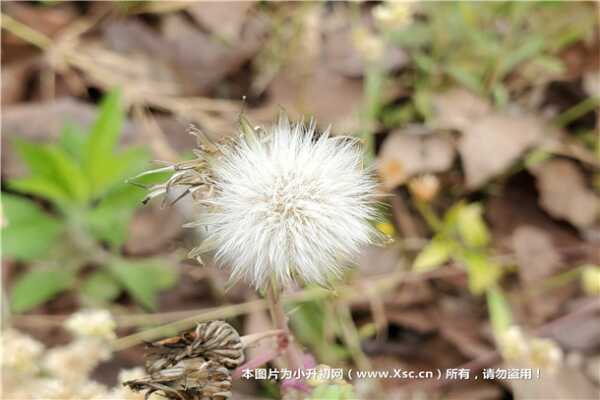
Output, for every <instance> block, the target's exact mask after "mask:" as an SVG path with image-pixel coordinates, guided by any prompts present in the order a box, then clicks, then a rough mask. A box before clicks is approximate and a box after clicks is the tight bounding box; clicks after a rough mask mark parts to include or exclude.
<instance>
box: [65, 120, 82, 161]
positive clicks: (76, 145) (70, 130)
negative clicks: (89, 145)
mask: <svg viewBox="0 0 600 400" xmlns="http://www.w3.org/2000/svg"><path fill="white" fill-rule="evenodd" d="M86 135H87V134H86V133H85V132H83V131H82V130H81V129H80V128H79V127H78V126H75V125H73V124H71V123H67V124H65V126H64V128H63V129H62V131H61V133H60V139H59V142H58V143H59V146H60V148H61V149H63V151H64V152H65V153H67V154H68V155H69V156H70V157H71V158H72V159H73V160H75V161H77V163H78V164H80V165H82V163H83V161H82V160H83V152H84V151H85V144H86V139H87V136H86Z"/></svg>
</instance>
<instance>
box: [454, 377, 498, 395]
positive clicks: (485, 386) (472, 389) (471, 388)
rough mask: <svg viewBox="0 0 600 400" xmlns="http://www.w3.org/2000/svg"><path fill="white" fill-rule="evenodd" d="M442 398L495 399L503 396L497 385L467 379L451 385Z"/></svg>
mask: <svg viewBox="0 0 600 400" xmlns="http://www.w3.org/2000/svg"><path fill="white" fill-rule="evenodd" d="M471 379H473V378H471ZM443 398H444V399H445V400H497V399H502V398H503V393H502V389H501V387H500V386H499V385H494V384H493V383H484V382H473V381H472V380H469V381H467V382H465V383H459V384H457V385H453V386H452V388H450V390H449V391H448V393H447V394H446V396H444V397H443Z"/></svg>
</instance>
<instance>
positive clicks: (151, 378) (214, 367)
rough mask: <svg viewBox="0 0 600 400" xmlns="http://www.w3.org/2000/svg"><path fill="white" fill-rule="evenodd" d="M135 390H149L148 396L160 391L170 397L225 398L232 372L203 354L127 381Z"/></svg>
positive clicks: (181, 399) (189, 399) (185, 399)
mask: <svg viewBox="0 0 600 400" xmlns="http://www.w3.org/2000/svg"><path fill="white" fill-rule="evenodd" d="M123 385H125V386H128V387H129V388H131V389H132V390H134V391H142V390H147V392H146V394H145V397H146V398H148V397H149V396H150V395H151V394H152V393H154V392H161V393H160V394H162V395H163V396H165V397H166V398H167V399H177V400H204V399H210V400H225V399H229V398H231V374H230V372H229V370H228V369H227V368H225V367H224V366H222V365H221V364H219V363H218V362H215V361H211V360H205V359H203V358H202V357H196V358H190V359H185V360H182V361H179V362H178V363H177V364H175V365H173V366H171V367H168V368H164V369H161V370H159V371H155V372H153V373H151V374H150V375H148V376H145V377H142V378H139V379H134V380H131V381H127V382H124V383H123Z"/></svg>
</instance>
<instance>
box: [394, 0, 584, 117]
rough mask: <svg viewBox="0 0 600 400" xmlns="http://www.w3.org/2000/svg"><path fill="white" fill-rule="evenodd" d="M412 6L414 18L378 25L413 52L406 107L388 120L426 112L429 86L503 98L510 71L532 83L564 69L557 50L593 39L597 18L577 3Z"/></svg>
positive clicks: (428, 110) (431, 90)
mask: <svg viewBox="0 0 600 400" xmlns="http://www.w3.org/2000/svg"><path fill="white" fill-rule="evenodd" d="M592 7H593V6H592ZM414 12H415V14H416V15H417V16H418V17H415V18H413V22H412V23H410V24H405V25H402V26H400V28H398V29H392V30H386V32H384V34H385V36H386V38H387V40H389V41H391V42H392V43H394V44H396V45H398V46H400V47H401V48H402V49H404V50H405V51H407V52H408V53H409V55H410V56H411V58H412V60H413V65H414V70H413V71H412V76H411V78H410V79H408V80H407V82H409V85H413V86H414V91H415V94H414V96H413V100H412V101H411V102H410V103H407V104H405V105H404V106H403V107H404V108H407V109H406V110H403V111H398V110H396V113H397V114H398V115H395V116H391V117H387V119H390V118H391V119H398V118H402V117H405V116H406V115H411V114H415V113H418V114H420V115H421V116H423V117H425V118H427V117H428V116H429V115H430V114H431V100H430V98H431V96H432V93H434V92H435V91H436V90H439V89H440V88H442V87H444V86H447V85H448V84H451V83H454V84H458V85H461V86H463V87H466V88H467V89H469V90H471V91H473V92H474V93H477V94H479V95H481V96H486V97H491V98H493V99H494V100H495V102H496V103H497V104H498V105H501V106H502V105H505V104H507V103H508V101H509V100H510V98H511V95H512V93H511V87H510V85H511V83H510V79H509V78H510V77H511V75H513V74H514V73H515V72H517V73H522V74H525V75H527V74H533V76H531V77H529V78H530V79H528V81H529V82H531V83H532V84H535V82H536V81H538V78H540V77H543V76H556V75H557V74H560V73H562V71H563V70H564V65H563V63H562V61H561V59H560V58H559V56H558V53H559V51H561V50H562V49H564V48H565V47H566V46H568V45H571V44H573V43H574V42H577V41H579V40H587V39H589V38H591V37H592V36H593V32H594V25H595V22H594V17H593V14H594V13H593V10H592V9H590V8H588V5H584V4H581V3H577V4H568V3H536V2H496V3H494V2H489V3H488V2H447V3H444V2H430V3H422V4H420V5H419V7H418V8H416V9H415V10H414ZM523 66H527V68H526V69H523V68H521V67H523ZM532 71H535V72H532ZM384 119H385V118H384Z"/></svg>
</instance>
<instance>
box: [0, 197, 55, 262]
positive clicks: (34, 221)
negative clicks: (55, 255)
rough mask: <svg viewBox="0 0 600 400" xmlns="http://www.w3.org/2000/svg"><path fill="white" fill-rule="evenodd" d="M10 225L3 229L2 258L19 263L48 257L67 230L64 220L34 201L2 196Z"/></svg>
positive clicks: (4, 210)
mask: <svg viewBox="0 0 600 400" xmlns="http://www.w3.org/2000/svg"><path fill="white" fill-rule="evenodd" d="M2 207H3V212H4V218H5V219H6V223H7V225H6V226H5V227H4V228H3V229H2V252H3V254H2V256H3V257H8V258H13V259H16V260H33V259H36V258H41V257H44V256H45V255H46V254H47V253H48V251H49V250H50V248H51V247H52V245H53V244H54V242H55V241H56V240H57V239H58V236H59V235H60V234H61V233H62V231H63V225H62V223H61V222H60V221H58V220H56V219H55V218H52V217H51V216H49V215H47V214H46V213H44V212H42V210H40V209H39V208H38V207H37V205H36V204H35V203H33V202H32V201H30V200H27V199H24V198H21V197H19V196H13V195H9V194H3V195H2Z"/></svg>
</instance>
